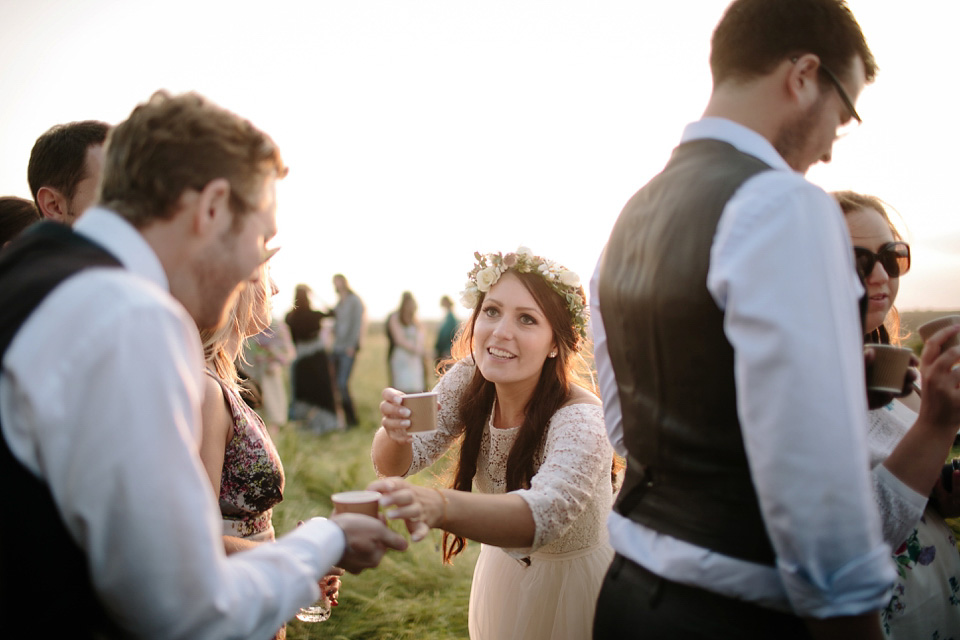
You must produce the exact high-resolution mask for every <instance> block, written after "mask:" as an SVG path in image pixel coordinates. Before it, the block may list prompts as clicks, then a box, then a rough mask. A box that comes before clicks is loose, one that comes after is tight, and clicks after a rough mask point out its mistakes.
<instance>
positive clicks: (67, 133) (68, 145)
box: [27, 120, 110, 207]
mask: <svg viewBox="0 0 960 640" xmlns="http://www.w3.org/2000/svg"><path fill="white" fill-rule="evenodd" d="M109 130H110V125H108V124H107V123H106V122H100V121H99V120H83V121H81V122H70V123H68V124H58V125H55V126H53V127H51V128H50V129H48V130H47V132H46V133H44V134H43V135H42V136H40V137H39V138H37V141H36V142H34V143H33V149H32V150H31V151H30V162H29V163H28V164H27V182H28V183H29V184H30V192H31V193H32V194H33V201H34V202H37V192H38V191H40V187H53V188H54V189H56V190H57V191H59V192H60V193H61V194H62V195H63V196H64V197H65V198H66V199H67V200H72V199H73V196H74V193H75V192H76V190H77V185H78V184H80V181H81V180H83V179H84V178H86V177H87V176H86V161H87V149H89V148H90V147H94V146H97V145H101V144H103V143H104V141H105V140H106V139H107V132H108V131H109ZM39 206H40V205H39V203H38V204H37V207H39Z"/></svg>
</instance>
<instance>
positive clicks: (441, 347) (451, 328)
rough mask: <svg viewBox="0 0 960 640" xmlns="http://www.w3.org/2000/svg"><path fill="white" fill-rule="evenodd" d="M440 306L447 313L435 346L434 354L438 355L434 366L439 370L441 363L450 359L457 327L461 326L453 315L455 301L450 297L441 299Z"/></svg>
mask: <svg viewBox="0 0 960 640" xmlns="http://www.w3.org/2000/svg"><path fill="white" fill-rule="evenodd" d="M440 306H441V307H443V308H444V309H446V310H447V313H446V314H445V315H444V317H443V323H441V325H440V328H439V329H437V342H436V343H435V344H434V346H433V352H434V354H435V355H436V358H435V361H434V365H435V368H436V369H437V370H439V368H440V363H441V362H443V361H444V360H449V359H450V347H451V346H452V345H453V339H454V338H455V337H456V335H457V327H458V326H460V323H459V322H458V321H457V316H455V315H453V300H451V299H450V296H443V297H442V298H440Z"/></svg>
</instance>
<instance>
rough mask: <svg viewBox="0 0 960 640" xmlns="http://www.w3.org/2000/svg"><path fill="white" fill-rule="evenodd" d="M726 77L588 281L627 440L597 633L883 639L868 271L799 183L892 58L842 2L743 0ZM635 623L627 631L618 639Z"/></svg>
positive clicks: (717, 59)
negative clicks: (878, 52) (879, 55)
mask: <svg viewBox="0 0 960 640" xmlns="http://www.w3.org/2000/svg"><path fill="white" fill-rule="evenodd" d="M710 66H711V70H712V74H713V91H712V94H711V96H710V100H709V103H708V104H707V108H706V110H705V112H704V114H703V117H702V119H700V120H699V121H697V122H694V123H692V124H690V125H688V126H687V128H686V129H685V130H684V132H683V135H682V137H681V140H680V145H679V146H678V147H677V148H676V149H675V150H674V152H673V154H672V156H671V158H670V160H669V162H668V163H667V165H666V167H665V168H664V170H663V171H662V172H661V173H660V174H659V175H657V176H656V177H655V178H654V179H653V180H651V181H650V182H649V183H648V184H647V185H646V186H645V187H643V188H642V189H641V190H640V191H639V192H638V193H637V194H636V195H635V196H634V197H633V198H632V199H631V200H630V201H629V202H628V203H627V205H626V207H625V208H624V210H623V212H622V213H621V215H620V217H619V219H618V220H617V222H616V225H615V227H614V229H613V232H612V233H611V236H610V240H609V243H608V245H607V247H606V249H605V251H604V255H603V257H602V258H601V260H600V263H599V264H598V266H597V272H596V274H595V275H594V279H593V281H592V283H591V285H592V286H591V289H592V296H591V299H592V304H593V327H594V332H595V346H596V359H597V367H598V372H599V378H600V386H601V391H602V394H603V398H604V405H605V407H604V409H605V417H606V421H607V429H608V432H609V434H610V438H611V441H612V443H613V444H614V446H615V448H616V449H617V450H618V451H619V452H620V453H621V454H622V455H624V456H625V457H626V459H627V471H626V477H625V481H624V487H623V490H622V491H621V493H620V496H619V498H618V500H617V503H616V505H615V507H614V510H613V512H612V513H611V515H610V518H609V522H608V525H609V530H610V539H611V544H612V545H613V547H614V549H615V550H616V551H617V554H616V556H615V558H614V561H613V563H612V565H611V567H610V570H609V571H608V574H607V576H606V578H605V582H604V585H603V587H602V589H601V592H600V596H599V600H598V605H597V611H596V618H595V623H594V638H596V639H598V640H599V639H606V638H614V637H628V636H632V635H633V634H636V636H637V637H643V638H738V639H739V638H753V637H758V638H759V637H763V638H769V637H776V638H808V637H814V638H840V637H844V638H853V637H856V638H879V637H881V636H880V628H879V622H878V616H877V615H876V612H877V611H878V610H879V609H881V608H883V607H884V606H885V605H886V603H887V601H888V600H889V589H890V586H891V583H892V581H893V578H894V577H895V572H894V570H893V566H892V564H891V562H890V559H889V549H888V547H887V546H886V545H885V544H884V543H883V541H882V537H881V527H880V523H879V516H878V514H877V511H876V507H875V504H874V500H873V495H872V486H871V480H870V477H869V473H868V469H869V466H868V462H867V449H866V432H867V426H866V420H867V415H866V412H867V404H866V401H865V399H866V390H865V388H864V382H863V356H862V351H861V346H862V343H861V334H862V331H861V324H860V321H859V313H858V304H857V301H858V299H859V298H860V296H861V294H862V288H861V285H860V282H859V280H858V277H857V274H856V271H855V269H854V265H853V259H852V254H851V251H850V243H849V239H848V236H847V232H846V228H845V226H844V221H843V216H842V214H841V212H840V210H839V208H838V206H837V205H836V203H835V202H834V201H833V200H832V199H831V198H830V196H828V195H827V194H826V193H825V192H824V191H823V190H821V189H820V188H818V187H816V186H814V185H812V184H811V183H809V182H807V181H806V180H805V179H804V173H805V172H806V171H807V170H808V169H809V168H810V167H811V166H812V165H813V164H815V163H816V162H818V161H820V162H828V161H829V160H830V157H831V153H832V149H833V143H834V141H835V140H836V138H837V137H838V135H839V134H840V132H841V129H843V128H845V127H849V126H851V125H855V124H856V123H858V122H859V121H860V116H859V115H858V113H857V111H856V107H855V102H856V100H857V98H858V97H859V95H860V92H861V91H862V90H863V88H864V86H865V85H866V84H867V83H869V82H871V81H872V80H873V78H874V75H875V73H876V64H875V62H874V58H873V55H872V53H871V52H870V49H869V47H868V46H867V43H866V40H865V38H864V36H863V33H862V32H861V30H860V27H859V25H858V24H857V22H856V19H855V18H854V16H853V15H852V13H851V12H850V10H849V9H848V7H847V6H846V4H845V3H844V2H843V1H842V0H736V1H735V2H733V3H732V4H731V5H730V6H729V8H728V9H727V11H726V13H725V14H724V16H723V18H722V19H721V21H720V23H719V24H718V26H717V27H716V30H715V31H714V34H713V39H712V47H711V56H710ZM624 634H626V635H624Z"/></svg>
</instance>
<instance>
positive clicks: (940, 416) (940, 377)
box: [919, 316, 960, 433]
mask: <svg viewBox="0 0 960 640" xmlns="http://www.w3.org/2000/svg"><path fill="white" fill-rule="evenodd" d="M949 317H950V318H958V320H960V316H949ZM941 320H942V319H941ZM934 322H939V321H934ZM930 324H931V323H927V324H925V325H923V327H926V328H927V329H925V330H924V333H925V334H926V338H925V340H926V341H925V342H924V345H923V353H922V354H921V356H920V372H921V374H922V376H923V394H922V395H921V397H920V416H919V417H920V419H924V420H928V421H929V422H931V423H932V424H935V425H939V426H941V427H942V428H944V429H947V430H952V431H953V432H954V433H956V431H957V429H958V427H960V366H958V361H960V345H958V344H956V343H957V342H958V340H960V323H953V322H952V321H951V322H946V323H943V324H941V325H940V328H939V329H937V330H936V331H934V332H933V333H930V332H929V325H930Z"/></svg>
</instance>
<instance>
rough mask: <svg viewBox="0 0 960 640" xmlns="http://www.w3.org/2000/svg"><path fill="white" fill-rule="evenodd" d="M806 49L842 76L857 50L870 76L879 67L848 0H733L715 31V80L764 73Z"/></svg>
mask: <svg viewBox="0 0 960 640" xmlns="http://www.w3.org/2000/svg"><path fill="white" fill-rule="evenodd" d="M807 53H813V54H815V55H817V56H818V57H819V58H820V63H821V65H823V66H826V67H827V68H829V69H830V70H831V71H833V72H834V73H835V74H837V75H839V76H841V77H842V76H846V75H847V74H848V72H849V71H850V64H851V62H852V60H853V58H854V56H859V57H860V59H861V60H862V61H863V65H864V70H865V72H866V79H867V82H872V81H873V79H874V77H875V76H876V73H877V63H876V61H875V60H874V58H873V53H871V51H870V47H868V46H867V41H866V39H865V38H864V36H863V32H862V31H861V30H860V25H859V24H858V23H857V19H856V18H855V17H854V16H853V13H852V12H851V11H850V8H849V7H848V6H847V4H846V2H845V1H844V0H735V2H733V3H732V4H731V5H730V6H729V7H727V10H726V12H725V13H724V14H723V18H721V19H720V23H719V24H718V25H717V28H716V29H715V30H714V32H713V38H712V40H711V50H710V70H711V73H712V74H713V83H714V85H718V84H720V83H722V82H724V81H726V80H748V79H750V78H753V77H756V76H761V75H764V74H767V73H769V72H770V71H772V70H773V68H774V67H776V66H777V65H778V64H780V63H781V62H783V61H784V60H785V59H789V58H791V57H794V56H799V55H804V54H807ZM822 82H823V83H824V84H825V83H826V82H828V80H826V79H825V78H824V79H822Z"/></svg>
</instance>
